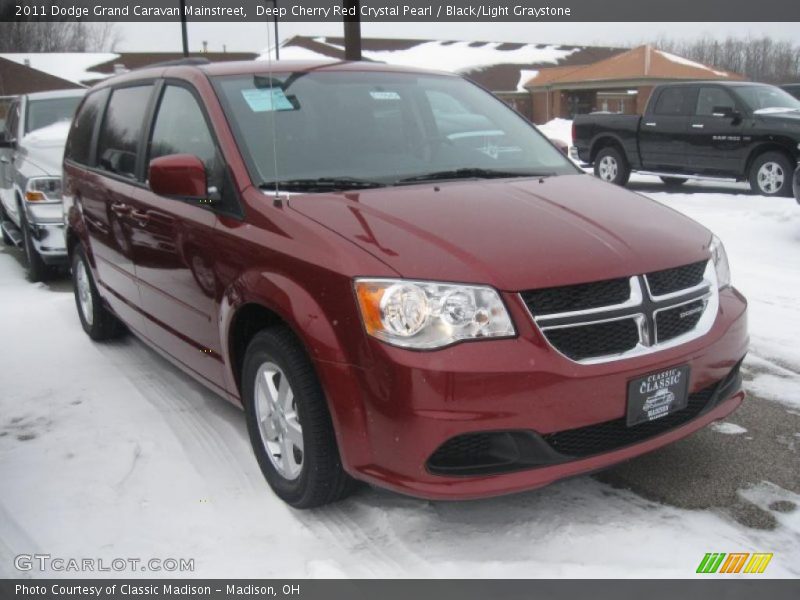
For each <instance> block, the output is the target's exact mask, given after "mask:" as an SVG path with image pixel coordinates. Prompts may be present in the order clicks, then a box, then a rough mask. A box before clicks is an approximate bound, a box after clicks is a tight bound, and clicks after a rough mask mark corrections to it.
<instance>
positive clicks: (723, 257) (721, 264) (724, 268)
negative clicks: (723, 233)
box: [708, 235, 731, 289]
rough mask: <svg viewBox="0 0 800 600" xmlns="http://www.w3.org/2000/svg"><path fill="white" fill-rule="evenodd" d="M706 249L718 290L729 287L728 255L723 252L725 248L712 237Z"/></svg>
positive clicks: (717, 239)
mask: <svg viewBox="0 0 800 600" xmlns="http://www.w3.org/2000/svg"><path fill="white" fill-rule="evenodd" d="M708 249H709V250H711V260H712V261H713V262H714V270H715V271H716V272H717V283H718V287H719V289H722V288H726V287H728V286H730V284H731V268H730V265H729V264H728V254H727V253H726V252H725V246H723V245H722V240H720V239H719V238H718V237H717V236H715V235H714V236H712V237H711V243H710V244H709V246H708Z"/></svg>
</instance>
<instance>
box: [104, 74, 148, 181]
mask: <svg viewBox="0 0 800 600" xmlns="http://www.w3.org/2000/svg"><path fill="white" fill-rule="evenodd" d="M152 89H153V86H152V85H140V86H135V87H125V88H120V89H117V90H114V91H113V92H112V94H111V100H110V101H109V104H108V108H107V109H106V114H105V117H104V119H103V125H102V128H101V129H100V139H99V140H98V142H97V166H98V167H100V168H101V169H103V170H105V171H108V172H109V173H114V174H115V175H121V176H122V177H127V178H129V179H135V178H136V151H137V149H138V146H139V134H140V133H141V131H142V127H143V123H144V114H145V111H146V110H147V102H148V100H149V99H150V92H151V91H152Z"/></svg>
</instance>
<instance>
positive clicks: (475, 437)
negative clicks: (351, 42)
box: [64, 62, 748, 507]
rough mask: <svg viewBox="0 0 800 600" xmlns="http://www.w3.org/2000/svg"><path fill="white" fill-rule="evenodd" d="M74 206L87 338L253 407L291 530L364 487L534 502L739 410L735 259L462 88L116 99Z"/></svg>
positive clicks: (199, 92)
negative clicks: (160, 362)
mask: <svg viewBox="0 0 800 600" xmlns="http://www.w3.org/2000/svg"><path fill="white" fill-rule="evenodd" d="M64 193H65V202H66V203H67V205H68V227H67V245H68V249H69V252H70V256H71V257H72V270H73V278H74V283H75V297H76V303H77V308H78V315H79V317H80V320H81V323H82V325H83V328H84V330H85V331H86V333H87V334H88V335H89V336H90V337H92V338H93V339H96V340H102V339H106V338H110V337H112V336H115V335H118V334H119V333H121V332H122V331H123V330H124V329H125V328H127V329H130V330H132V331H133V332H135V333H136V335H138V336H139V337H141V338H142V339H143V340H145V341H146V342H147V343H148V344H150V345H151V346H152V347H154V348H155V349H157V350H158V351H160V352H161V353H162V354H163V355H165V356H166V357H168V358H169V359H171V360H172V361H173V362H175V363H176V364H177V365H178V366H180V367H181V368H182V369H184V370H185V371H186V372H188V373H190V374H191V375H192V376H194V377H195V378H197V379H198V380H200V381H201V382H203V383H204V384H205V385H206V386H208V387H209V388H211V389H212V390H214V391H216V392H218V393H219V394H220V395H222V396H224V397H226V398H227V399H229V400H230V401H232V402H234V403H237V404H240V405H241V406H243V408H244V410H245V412H246V415H247V422H248V428H249V433H250V437H251V441H252V444H253V447H254V450H255V454H256V457H257V459H258V462H259V464H260V466H261V469H262V470H263V472H264V475H265V477H266V479H267V480H268V482H269V484H270V485H271V486H272V488H273V490H274V491H275V492H276V493H277V494H278V495H279V496H280V497H281V498H283V499H284V500H285V501H286V502H288V503H290V504H291V505H293V506H297V507H311V506H316V505H320V504H323V503H326V502H331V501H334V500H336V499H338V498H341V497H342V496H344V495H345V494H346V493H347V492H348V490H349V489H350V488H351V485H350V484H351V482H352V481H353V480H362V481H367V482H370V483H374V484H376V485H379V486H384V487H387V488H391V489H393V490H396V491H399V492H403V493H406V494H411V495H414V496H421V497H427V498H442V499H446V498H475V497H481V496H490V495H496V494H503V493H509V492H514V491H518V490H523V489H528V488H533V487H537V486H542V485H545V484H548V483H550V482H553V481H555V480H557V479H560V478H563V477H567V476H571V475H576V474H579V473H585V472H589V471H595V470H597V469H599V468H602V467H606V466H608V465H612V464H614V463H617V462H619V461H622V460H625V459H629V458H631V457H634V456H637V455H639V454H642V453H644V452H648V451H650V450H653V449H655V448H659V447H661V446H663V445H665V444H668V443H670V442H673V441H675V440H677V439H679V438H682V437H684V436H686V435H688V434H690V433H692V432H694V431H696V430H698V429H700V428H701V427H703V426H705V425H707V424H708V423H710V422H712V421H714V420H718V419H721V418H723V417H725V416H726V415H728V414H729V413H730V412H732V411H733V410H735V409H736V408H737V407H738V406H739V404H740V403H741V402H742V400H743V397H744V394H743V392H742V390H741V379H740V376H739V374H738V368H739V365H740V362H741V360H742V358H743V356H744V355H745V352H746V349H747V341H748V335H747V326H746V302H745V299H744V298H743V297H742V296H741V295H740V294H739V292H737V291H736V290H735V289H734V288H733V287H731V285H730V277H729V271H728V263H727V259H726V256H725V251H724V249H723V246H722V244H721V243H720V241H719V240H718V239H717V238H715V237H714V236H713V235H712V234H711V232H709V231H708V230H706V229H705V228H703V227H701V226H700V225H698V224H697V223H695V222H694V221H692V220H690V219H688V218H686V217H684V216H682V215H680V214H678V213H676V212H674V211H672V210H670V209H668V208H665V207H663V206H661V205H659V204H658V203H656V202H653V201H650V200H648V199H646V198H643V197H642V196H639V195H636V194H633V193H631V192H628V191H625V190H623V189H620V188H618V187H615V186H612V185H610V184H608V183H605V182H602V181H599V180H597V179H595V178H593V177H591V176H589V175H585V174H583V173H581V172H580V171H579V170H578V169H577V168H575V167H574V166H573V165H572V164H571V163H570V162H569V161H568V160H567V159H566V158H565V157H564V156H563V155H562V154H561V153H560V152H559V151H558V150H557V149H556V148H555V147H554V146H552V145H551V144H550V143H549V142H548V141H547V140H546V139H545V138H544V137H543V136H542V135H541V134H539V133H538V131H537V130H536V129H535V128H534V127H532V126H531V125H530V124H529V123H527V122H526V121H525V120H524V119H523V118H521V117H520V116H519V115H518V114H516V113H515V112H513V111H512V110H510V109H509V108H507V107H506V106H505V105H504V104H503V103H502V102H500V101H499V100H497V99H496V98H494V97H493V96H491V95H490V94H488V93H487V92H485V91H483V90H482V89H480V88H479V87H477V86H476V85H474V84H472V83H469V82H468V81H466V80H464V79H461V78H459V77H456V76H453V75H447V74H439V73H431V72H426V71H419V70H412V69H402V68H392V67H388V66H386V65H379V64H363V63H338V64H318V63H315V64H311V63H280V62H279V63H274V64H267V63H259V62H248V63H225V64H216V65H199V64H192V65H180V66H162V67H156V68H151V69H146V70H141V71H136V72H132V73H129V74H125V75H121V76H118V77H115V78H112V79H109V80H107V81H105V82H103V83H101V84H99V85H97V86H96V87H95V88H93V89H92V90H91V91H90V92H89V94H88V95H87V97H86V99H85V100H84V102H83V103H82V105H81V107H80V109H79V112H78V114H77V116H76V119H75V121H74V124H73V127H72V130H71V133H70V136H69V140H68V143H67V150H66V156H65V163H64ZM123 324H124V327H123ZM698 460H699V459H698Z"/></svg>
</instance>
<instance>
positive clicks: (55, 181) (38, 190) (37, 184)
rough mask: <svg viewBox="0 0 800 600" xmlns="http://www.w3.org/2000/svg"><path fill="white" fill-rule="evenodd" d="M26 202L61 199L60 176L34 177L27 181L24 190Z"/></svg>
mask: <svg viewBox="0 0 800 600" xmlns="http://www.w3.org/2000/svg"><path fill="white" fill-rule="evenodd" d="M25 199H26V200H27V201H28V202H56V201H59V200H61V178H60V177H35V178H33V179H30V180H29V181H28V186H27V189H26V190H25Z"/></svg>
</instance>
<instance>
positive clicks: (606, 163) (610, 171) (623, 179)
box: [594, 146, 631, 185]
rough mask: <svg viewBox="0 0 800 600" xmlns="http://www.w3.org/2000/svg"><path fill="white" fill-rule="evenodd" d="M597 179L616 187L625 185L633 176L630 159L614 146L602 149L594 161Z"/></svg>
mask: <svg viewBox="0 0 800 600" xmlns="http://www.w3.org/2000/svg"><path fill="white" fill-rule="evenodd" d="M594 174H595V176H596V177H598V178H600V179H602V180H603V181H607V182H608V183H613V184H616V185H625V184H626V183H628V179H630V176H631V166H630V165H629V164H628V159H627V158H625V155H624V154H622V152H620V151H619V150H618V149H617V148H616V147H614V146H606V147H605V148H601V149H600V152H598V153H597V156H596V157H595V159H594Z"/></svg>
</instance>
